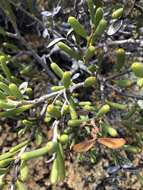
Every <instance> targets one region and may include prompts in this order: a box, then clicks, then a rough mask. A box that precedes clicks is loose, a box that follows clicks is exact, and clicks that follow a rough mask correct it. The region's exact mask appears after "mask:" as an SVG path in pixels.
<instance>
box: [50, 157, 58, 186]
mask: <svg viewBox="0 0 143 190" xmlns="http://www.w3.org/2000/svg"><path fill="white" fill-rule="evenodd" d="M58 177H59V175H58V160H57V159H55V160H54V162H53V165H52V169H51V175H50V181H51V184H56V183H57V182H58Z"/></svg>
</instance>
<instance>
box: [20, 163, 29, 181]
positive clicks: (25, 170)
mask: <svg viewBox="0 0 143 190" xmlns="http://www.w3.org/2000/svg"><path fill="white" fill-rule="evenodd" d="M28 172H29V168H28V165H27V162H25V161H22V162H21V165H20V179H21V181H23V182H24V181H26V179H27V178H28Z"/></svg>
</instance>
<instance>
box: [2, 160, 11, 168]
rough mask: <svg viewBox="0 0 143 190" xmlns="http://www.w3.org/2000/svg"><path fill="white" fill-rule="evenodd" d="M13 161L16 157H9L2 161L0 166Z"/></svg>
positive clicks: (5, 165)
mask: <svg viewBox="0 0 143 190" xmlns="http://www.w3.org/2000/svg"><path fill="white" fill-rule="evenodd" d="M12 161H14V158H7V159H4V160H1V161H0V168H4V167H7V166H8V165H9V164H10V163H11V162H12Z"/></svg>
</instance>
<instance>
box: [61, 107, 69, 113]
mask: <svg viewBox="0 0 143 190" xmlns="http://www.w3.org/2000/svg"><path fill="white" fill-rule="evenodd" d="M67 113H69V105H64V106H63V113H62V114H63V115H65V114H67Z"/></svg>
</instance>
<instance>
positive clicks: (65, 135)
mask: <svg viewBox="0 0 143 190" xmlns="http://www.w3.org/2000/svg"><path fill="white" fill-rule="evenodd" d="M68 140H69V136H68V135H67V134H63V135H61V136H60V137H59V141H60V142H61V143H62V144H66V143H67V142H68Z"/></svg>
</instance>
